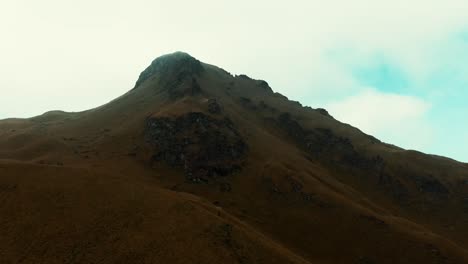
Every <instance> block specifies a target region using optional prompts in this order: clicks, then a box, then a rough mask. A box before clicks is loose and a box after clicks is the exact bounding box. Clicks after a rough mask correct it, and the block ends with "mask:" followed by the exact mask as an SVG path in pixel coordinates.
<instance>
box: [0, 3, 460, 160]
mask: <svg viewBox="0 0 468 264" xmlns="http://www.w3.org/2000/svg"><path fill="white" fill-rule="evenodd" d="M408 2H409V1H403V0H393V1H378V0H354V1H338V0H329V1H318V0H309V1H306V0H290V1H282V2H280V1H266V0H258V1H247V0H238V1H222V0H200V1H180V0H179V1H149V0H134V1H123V0H113V1H110V0H101V1H95V0H93V1H91V0H82V1H74V0H43V1H34V0H14V1H13V0H5V1H2V3H1V4H0V34H2V36H1V38H0V39H1V41H0V58H1V60H0V71H1V72H2V75H1V78H0V92H1V96H0V118H6V117H29V116H33V115H38V114H41V113H43V112H45V111H47V110H51V109H63V110H67V111H80V110H85V109H88V108H91V107H95V106H98V105H100V104H103V103H106V102H107V101H109V100H111V99H113V98H115V97H117V96H119V95H121V94H123V93H124V92H126V91H127V90H129V89H130V88H132V87H133V84H134V82H135V80H136V78H137V77H138V74H139V73H140V71H142V70H143V69H144V68H145V67H146V66H147V65H148V64H149V63H150V61H151V60H152V59H154V58H155V57H157V56H160V55H162V54H165V53H169V52H173V51H176V50H182V51H186V52H189V53H190V54H192V55H193V56H195V57H197V58H198V59H200V60H202V61H205V62H208V63H211V64H215V65H218V66H221V67H223V68H225V69H226V70H228V71H230V72H232V73H235V74H240V73H246V74H248V75H249V76H251V77H253V78H258V79H265V80H267V81H268V82H269V83H270V85H271V86H272V87H273V89H275V90H276V91H279V92H281V93H283V94H285V95H287V96H288V97H290V98H291V99H294V100H298V101H301V102H302V103H303V104H305V105H310V106H312V107H325V108H328V109H329V111H330V112H331V113H332V114H333V115H334V116H335V117H336V118H338V119H339V120H341V121H343V122H347V123H350V124H352V125H354V126H357V127H359V128H360V129H361V130H363V131H364V132H366V133H369V134H373V135H374V136H376V137H378V138H380V139H382V140H384V141H387V142H389V143H393V144H396V145H400V146H402V147H405V148H412V149H417V150H420V151H423V152H428V153H433V154H439V155H445V156H449V157H452V158H455V159H458V160H461V161H465V162H468V125H467V122H465V116H466V115H467V114H468V104H467V103H466V102H467V100H468V89H467V85H468V65H467V64H466V61H468V16H466V14H468V2H466V1H461V0H445V1H439V0H433V1H430V0H429V1H428V0H425V1H422V0H414V1H410V2H411V3H408Z"/></svg>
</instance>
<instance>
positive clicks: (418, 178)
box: [410, 174, 449, 195]
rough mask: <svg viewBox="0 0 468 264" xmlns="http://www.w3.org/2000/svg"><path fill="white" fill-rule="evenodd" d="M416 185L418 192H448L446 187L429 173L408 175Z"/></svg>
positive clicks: (442, 193) (443, 193)
mask: <svg viewBox="0 0 468 264" xmlns="http://www.w3.org/2000/svg"><path fill="white" fill-rule="evenodd" d="M410 179H412V180H413V181H414V182H415V183H416V186H417V187H418V189H419V191H420V192H425V193H432V194H440V195H446V194H448V193H449V191H448V190H447V188H446V187H445V186H444V185H443V184H442V183H441V182H440V181H438V180H437V179H435V178H434V177H432V176H431V175H417V174H416V175H412V176H411V177H410Z"/></svg>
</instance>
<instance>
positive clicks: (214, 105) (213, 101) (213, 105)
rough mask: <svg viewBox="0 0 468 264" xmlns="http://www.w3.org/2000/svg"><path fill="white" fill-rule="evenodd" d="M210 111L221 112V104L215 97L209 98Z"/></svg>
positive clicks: (213, 112)
mask: <svg viewBox="0 0 468 264" xmlns="http://www.w3.org/2000/svg"><path fill="white" fill-rule="evenodd" d="M208 112H210V113H212V114H219V113H221V105H220V104H219V103H218V101H217V100H216V99H214V98H212V99H209V100H208Z"/></svg>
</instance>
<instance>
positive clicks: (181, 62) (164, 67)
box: [134, 52, 204, 89]
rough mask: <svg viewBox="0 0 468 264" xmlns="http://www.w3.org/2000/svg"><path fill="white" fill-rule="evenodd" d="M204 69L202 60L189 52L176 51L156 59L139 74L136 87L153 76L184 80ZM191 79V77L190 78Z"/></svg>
mask: <svg viewBox="0 0 468 264" xmlns="http://www.w3.org/2000/svg"><path fill="white" fill-rule="evenodd" d="M203 71H204V68H203V66H202V64H201V62H200V61H199V60H197V59H195V58H193V57H192V56H190V55H189V54H187V53H183V52H176V53H172V54H168V55H164V56H161V57H159V58H157V59H155V60H154V61H153V62H152V63H151V65H150V66H148V67H147V68H146V69H145V70H144V71H143V72H142V73H141V74H140V76H139V78H138V80H137V82H136V84H135V88H134V89H136V88H138V87H139V86H140V85H141V84H142V83H144V82H145V81H146V80H148V79H150V78H151V77H153V76H156V75H158V76H161V77H162V78H165V79H170V80H174V81H179V82H180V81H182V80H184V79H185V78H186V77H187V76H188V77H193V76H197V75H199V74H200V73H202V72H203ZM189 79H190V78H189Z"/></svg>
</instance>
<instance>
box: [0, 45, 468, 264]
mask: <svg viewBox="0 0 468 264" xmlns="http://www.w3.org/2000/svg"><path fill="white" fill-rule="evenodd" d="M396 129H397V128H396ZM0 216H1V217H0V263H358V264H370V263H378V264H385V263H412V264H414V263H434V264H436V263H468V164H464V163H459V162H456V161H454V160H450V159H448V158H444V157H439V156H431V155H426V154H423V153H419V152H416V151H408V150H404V149H401V148H398V147H396V146H393V145H389V144H386V143H383V142H381V141H379V140H378V139H376V138H374V137H372V136H370V135H366V134H364V133H362V132H361V131H360V130H359V129H357V128H354V127H352V126H350V125H347V124H343V123H341V122H339V121H338V120H336V119H334V118H333V117H332V116H331V115H330V114H328V112H327V111H326V110H325V109H312V108H310V107H303V106H302V105H301V104H300V103H298V102H294V101H290V100H288V98H286V97H285V96H283V95H281V94H279V93H275V92H274V91H273V90H272V89H271V88H270V86H269V85H268V83H267V82H265V81H261V80H254V79H251V78H250V77H248V76H245V75H239V76H233V75H231V74H230V73H228V72H226V71H225V70H223V69H221V68H218V67H216V66H212V65H208V64H205V63H202V62H200V61H198V60H197V59H195V58H193V57H191V56H190V55H188V54H186V53H181V52H177V53H174V54H169V55H165V56H162V57H159V58H157V59H156V60H154V61H153V62H152V63H151V65H150V66H149V67H148V68H147V69H145V70H144V71H143V72H142V73H141V75H140V76H139V78H138V80H137V82H136V85H135V87H133V89H131V90H130V91H129V92H128V93H126V94H124V95H122V96H121V97H119V98H117V99H115V100H113V101H112V102H110V103H108V104H106V105H103V106H100V107H98V108H95V109H92V110H88V111H84V112H79V113H67V112H62V111H52V112H48V113H45V114H43V115H41V116H37V117H33V118H30V119H6V120H1V121H0Z"/></svg>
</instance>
